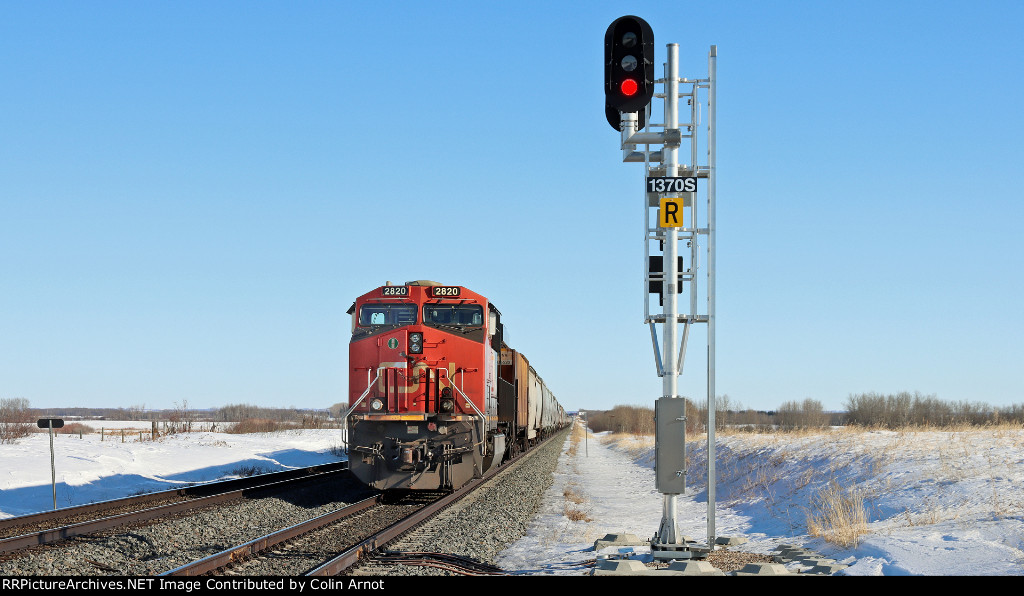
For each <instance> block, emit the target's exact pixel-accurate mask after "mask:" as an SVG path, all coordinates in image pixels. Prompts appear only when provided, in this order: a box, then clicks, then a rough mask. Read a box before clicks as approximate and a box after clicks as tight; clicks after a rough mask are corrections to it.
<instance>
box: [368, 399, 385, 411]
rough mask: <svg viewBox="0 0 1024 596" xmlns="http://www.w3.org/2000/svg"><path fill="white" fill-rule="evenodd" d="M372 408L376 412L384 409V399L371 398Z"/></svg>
mask: <svg viewBox="0 0 1024 596" xmlns="http://www.w3.org/2000/svg"><path fill="white" fill-rule="evenodd" d="M370 409H371V410H373V411H374V412H379V411H381V410H382V409H384V400H382V399H381V398H379V397H375V398H373V399H371V400H370Z"/></svg>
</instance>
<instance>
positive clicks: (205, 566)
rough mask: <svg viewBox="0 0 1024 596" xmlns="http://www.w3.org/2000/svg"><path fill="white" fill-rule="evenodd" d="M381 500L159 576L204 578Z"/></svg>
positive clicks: (365, 501) (370, 500)
mask: <svg viewBox="0 0 1024 596" xmlns="http://www.w3.org/2000/svg"><path fill="white" fill-rule="evenodd" d="M382 499H383V495H382V494H381V495H377V496H373V497H370V498H368V499H363V500H362V501H359V502H358V503H353V504H352V505H349V506H347V507H343V508H341V509H338V510H337V511H332V512H330V513H325V514H324V515H321V516H319V517H315V518H313V519H311V520H307V521H304V522H302V523H299V524H295V525H294V526H290V527H287V528H284V529H283V530H278V531H277V532H272V533H270V534H267V535H265V536H261V537H259V538H257V539H255V540H250V541H249V542H246V543H245V544H241V545H239V546H235V547H232V548H229V549H225V550H222V551H221V552H219V553H214V554H212V555H210V556H208V557H204V558H202V559H199V560H198V561H193V562H191V563H187V564H185V565H182V566H181V567H177V568H175V569H171V570H170V571H166V572H164V573H161V574H160V575H183V576H191V575H203V574H204V573H210V572H211V571H216V570H217V569H220V568H222V567H226V566H228V565H230V564H232V563H238V562H241V561H244V560H246V559H248V558H250V557H252V556H253V555H257V554H259V553H261V552H263V551H266V550H269V549H271V548H273V547H274V546H277V545H278V544H281V543H282V542H287V541H289V540H291V539H293V538H296V537H298V536H301V535H303V534H306V533H308V532H312V531H313V530H317V529H319V528H322V527H324V526H327V525H330V524H333V523H334V522H336V521H338V520H340V519H343V518H346V517H349V516H351V515H354V514H356V513H359V512H361V511H365V510H367V509H369V508H371V507H374V506H376V505H379V504H380V503H381V500H382Z"/></svg>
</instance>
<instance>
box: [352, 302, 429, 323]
mask: <svg viewBox="0 0 1024 596" xmlns="http://www.w3.org/2000/svg"><path fill="white" fill-rule="evenodd" d="M415 322H416V305H415V304H364V305H362V306H361V307H360V308H359V324H360V325H361V326H363V327H369V326H373V325H412V324H413V323H415Z"/></svg>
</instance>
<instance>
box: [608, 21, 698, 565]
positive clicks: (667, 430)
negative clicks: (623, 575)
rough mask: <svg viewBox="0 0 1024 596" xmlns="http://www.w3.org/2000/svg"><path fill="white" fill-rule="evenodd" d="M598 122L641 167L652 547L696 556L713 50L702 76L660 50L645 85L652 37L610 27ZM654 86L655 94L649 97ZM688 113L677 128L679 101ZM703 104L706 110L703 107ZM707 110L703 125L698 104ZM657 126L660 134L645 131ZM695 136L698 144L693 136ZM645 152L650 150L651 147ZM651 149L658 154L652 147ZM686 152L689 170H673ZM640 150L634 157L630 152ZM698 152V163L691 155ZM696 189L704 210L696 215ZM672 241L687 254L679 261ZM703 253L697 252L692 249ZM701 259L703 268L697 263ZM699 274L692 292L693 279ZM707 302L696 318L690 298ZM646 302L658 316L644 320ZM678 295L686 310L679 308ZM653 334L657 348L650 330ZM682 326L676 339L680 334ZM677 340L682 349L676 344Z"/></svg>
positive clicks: (633, 27)
mask: <svg viewBox="0 0 1024 596" xmlns="http://www.w3.org/2000/svg"><path fill="white" fill-rule="evenodd" d="M604 47H605V56H604V58H605V69H604V75H605V76H604V78H605V81H604V91H605V117H606V118H607V120H608V124H609V125H611V127H612V128H613V129H615V130H616V131H618V132H619V133H620V147H621V149H622V161H623V162H631V163H639V162H642V163H643V164H644V174H645V180H644V193H643V194H644V199H643V200H644V322H645V323H646V324H647V325H649V327H650V331H651V343H652V345H653V347H654V360H655V366H656V369H657V373H658V376H659V377H661V378H662V392H663V394H662V396H661V397H660V398H659V399H658V400H657V402H656V404H655V405H656V407H655V419H656V424H655V433H656V434H655V466H654V469H655V478H656V486H657V489H658V491H659V492H661V493H662V494H663V503H662V520H661V525H660V527H659V528H658V531H657V533H656V534H655V535H654V537H653V538H652V539H651V552H652V554H653V556H654V558H656V559H659V558H660V559H688V558H704V557H706V556H707V553H709V552H710V551H711V550H713V549H714V545H715V541H716V536H715V181H716V178H715V176H716V173H715V69H716V60H717V57H718V50H717V47H716V46H711V49H710V51H709V53H708V76H707V77H706V78H701V79H687V78H680V77H679V56H678V54H679V45H678V44H674V43H672V44H668V46H667V48H668V59H667V61H666V62H665V64H664V75H663V78H661V79H657V80H655V78H654V32H653V31H652V30H651V26H650V25H648V24H647V22H646V21H644V20H643V19H641V18H640V17H636V16H624V17H620V18H618V19H616V20H615V21H613V22H612V24H611V25H609V26H608V30H607V31H606V32H605V40H604ZM657 83H660V84H662V86H663V89H664V92H663V93H661V94H656V93H655V85H656V84H657ZM654 97H660V98H663V99H664V104H665V111H664V122H662V123H651V122H650V118H651V112H650V110H651V106H650V103H651V99H652V98H654ZM680 99H684V100H685V102H686V106H688V107H689V110H688V112H689V113H688V114H684V115H683V117H684V121H683V122H680V121H679V118H680V112H679V100H680ZM702 102H705V103H702ZM702 105H706V107H707V113H706V115H705V117H706V121H705V122H702V121H701V117H702V113H701V112H702V110H701V106H702ZM651 128H660V129H661V130H660V132H654V131H651ZM701 130H703V133H704V139H703V141H704V142H703V145H702V144H701V135H700V134H699V131H701ZM652 146H653V147H655V148H654V149H652ZM658 146H660V148H657V147H658ZM687 146H688V148H689V152H690V155H689V163H679V159H680V150H681V149H683V150H684V151H685V148H686V147H687ZM638 147H643V149H638ZM700 150H703V151H704V158H705V160H704V162H703V163H701V162H700V158H699V156H698V151H700ZM700 186H704V190H705V195H706V198H707V200H706V203H705V205H706V210H704V211H702V210H701V209H700V208H699V204H698V201H697V195H698V188H699V187H700ZM680 242H684V243H685V247H686V248H687V249H688V251H686V253H685V254H680V251H679V246H680ZM702 247H703V249H704V253H703V254H702V252H701V248H702ZM702 256H704V257H705V259H704V262H703V263H702V262H701V260H702V259H701V257H702ZM702 266H703V267H704V269H705V270H706V271H705V272H706V278H705V279H706V285H705V287H704V288H701V287H700V283H699V282H700V277H699V276H698V271H699V270H700V268H701V267H702ZM701 295H703V296H704V297H705V298H706V310H705V312H703V313H701V312H700V309H699V305H698V297H699V296H701ZM654 296H657V298H658V307H660V308H661V312H652V303H653V300H654ZM680 297H684V299H685V298H688V300H685V301H684V304H685V305H687V306H688V308H684V309H682V311H681V310H680ZM699 323H706V324H707V326H708V327H707V332H708V334H707V408H708V418H707V450H708V468H707V477H708V491H707V492H708V513H707V521H708V524H707V545H706V546H700V545H698V544H695V543H691V544H687V543H686V541H685V540H684V539H682V537H681V536H680V534H679V529H678V524H677V509H676V505H677V499H678V497H679V496H680V495H684V494H685V493H686V472H687V470H686V465H685V453H686V407H685V404H686V400H685V399H684V398H682V397H681V396H680V395H679V394H678V379H679V376H680V375H681V374H682V371H683V363H684V359H685V356H686V348H687V341H688V339H689V336H690V328H691V327H692V326H693V325H695V324H699ZM658 325H661V327H662V345H661V346H659V342H658V330H657V326H658ZM680 326H682V338H681V340H680V337H679V327H680ZM680 341H681V343H680Z"/></svg>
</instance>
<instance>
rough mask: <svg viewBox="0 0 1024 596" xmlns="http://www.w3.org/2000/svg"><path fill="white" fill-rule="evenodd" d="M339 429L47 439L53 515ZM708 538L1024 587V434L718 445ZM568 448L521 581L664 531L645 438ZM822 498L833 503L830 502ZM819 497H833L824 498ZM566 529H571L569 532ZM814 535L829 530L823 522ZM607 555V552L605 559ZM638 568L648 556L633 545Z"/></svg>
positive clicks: (15, 488) (36, 506)
mask: <svg viewBox="0 0 1024 596" xmlns="http://www.w3.org/2000/svg"><path fill="white" fill-rule="evenodd" d="M338 433H339V431H337V430H294V431H282V432H276V433H265V434H249V435H231V434H224V433H210V432H202V433H189V434H178V435H171V436H168V437H165V438H163V439H161V440H159V441H157V442H151V441H144V442H138V441H137V440H126V441H125V442H123V443H122V442H121V441H120V438H119V436H118V437H117V438H116V440H110V437H107V440H106V441H102V442H101V441H100V438H99V435H98V434H95V435H85V436H84V438H82V439H79V438H78V436H77V435H70V436H69V435H59V436H57V437H56V438H55V441H54V442H55V451H56V461H55V464H56V470H57V506H58V507H68V506H71V505H81V504H84V503H88V502H93V501H99V500H106V499H113V498H117V497H122V496H127V495H132V494H136V493H139V492H148V491H154V490H164V489H170V488H176V487H178V486H181V485H184V484H187V483H191V482H203V481H209V480H215V479H218V478H228V477H233V476H237V475H239V472H240V471H241V470H248V469H251V468H253V467H256V468H260V469H262V470H265V471H277V470H283V469H288V468H293V467H300V466H308V465H314V464H321V463H328V462H333V461H338V457H336V456H335V455H333V454H332V450H333V449H335V448H336V447H337V446H338V445H339V444H340V438H339V434H338ZM718 439H719V440H718V447H717V455H718V457H717V460H718V483H717V507H716V515H715V525H716V530H717V531H716V535H717V536H743V537H746V538H747V539H748V540H749V542H747V543H746V544H745V545H743V547H741V548H742V549H743V550H748V551H751V552H757V553H763V554H769V553H771V552H772V551H773V550H775V549H776V548H777V547H778V545H779V544H784V543H800V544H803V545H804V546H806V547H807V548H810V549H812V550H815V551H817V552H819V553H822V554H823V555H825V556H828V557H831V558H834V559H837V560H839V561H840V562H843V563H845V564H847V565H849V567H848V568H847V569H845V570H844V571H842V572H840V574H846V575H1022V574H1024V551H1022V549H1024V516H1022V514H1024V431H1019V430H985V431H964V432H938V431H931V432H911V431H906V432H892V431H874V432H850V431H837V432H832V433H825V434H817V435H782V434H779V435H746V434H742V435H727V436H723V435H719V437H718ZM606 441H607V437H604V436H595V435H593V434H591V435H589V436H588V438H587V439H586V441H580V442H578V443H577V444H576V445H575V446H573V444H572V442H570V441H567V442H566V443H565V445H564V446H563V454H562V457H561V460H560V462H559V466H558V470H557V471H556V474H555V479H554V484H553V485H552V487H551V488H550V489H549V491H548V494H547V498H546V500H545V503H544V505H543V508H542V510H541V511H540V512H539V513H538V515H537V517H536V518H535V520H534V524H533V526H532V527H531V528H530V530H529V532H528V534H527V535H526V536H525V537H523V538H522V539H521V540H519V542H517V543H516V544H515V545H513V546H512V547H510V548H509V549H507V550H506V551H505V552H504V553H503V554H502V559H501V561H499V563H500V565H501V566H502V567H503V568H504V569H506V570H508V571H511V572H513V573H518V574H552V575H581V574H585V573H587V572H588V571H587V570H586V569H585V568H583V567H582V566H581V564H582V563H584V562H586V561H587V560H592V559H593V558H594V556H595V553H594V551H593V545H594V541H595V540H597V539H599V538H602V537H604V535H605V534H608V533H622V532H626V533H632V534H635V535H637V536H639V537H640V538H643V539H647V538H650V536H651V535H652V534H653V533H654V531H656V530H657V528H658V525H659V523H660V521H661V504H662V496H661V494H660V493H658V492H657V491H656V489H655V488H654V471H653V469H652V465H653V460H654V455H653V447H652V441H651V440H624V441H618V442H614V443H611V442H606ZM690 445H692V446H693V447H694V448H695V449H694V455H693V461H692V462H691V463H690V464H689V465H690V471H691V474H690V480H689V482H688V485H687V486H688V487H689V489H688V494H687V495H685V496H683V497H680V499H679V504H678V510H679V515H678V519H679V530H680V533H681V534H682V535H684V536H687V537H691V538H695V539H698V540H705V539H706V535H707V504H706V490H705V483H704V479H703V476H704V469H705V459H703V458H704V456H705V451H704V447H705V445H704V442H703V440H702V439H698V438H692V441H691V442H690ZM0 462H2V465H0V517H9V516H12V515H23V514H26V513H32V512H36V511H44V510H48V509H51V508H52V505H53V496H52V491H51V486H50V452H49V442H48V438H47V435H46V434H36V435H33V436H31V437H29V438H26V439H22V440H20V441H18V443H16V444H14V445H0ZM829 495H831V496H829ZM826 497H828V498H826ZM836 501H841V502H851V503H857V504H860V507H861V510H862V511H863V512H864V514H865V516H866V519H865V525H864V528H863V530H864V532H865V533H864V534H861V535H860V536H859V537H858V540H857V542H856V543H854V544H850V545H848V546H840V545H837V544H835V543H833V542H829V541H826V540H825V539H824V538H823V537H820V536H812V535H811V532H810V531H809V530H808V520H809V519H811V520H813V519H814V518H815V517H816V516H820V515H821V514H822V512H823V511H825V510H826V504H828V503H832V502H836ZM570 518H572V519H570ZM822 525H823V526H824V527H825V530H827V529H828V528H829V526H828V524H827V523H826V524H822ZM606 550H610V551H614V550H615V549H606ZM635 551H636V553H637V556H638V557H639V558H641V559H648V560H649V558H650V555H649V551H648V549H646V548H645V547H642V546H640V547H635Z"/></svg>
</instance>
